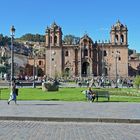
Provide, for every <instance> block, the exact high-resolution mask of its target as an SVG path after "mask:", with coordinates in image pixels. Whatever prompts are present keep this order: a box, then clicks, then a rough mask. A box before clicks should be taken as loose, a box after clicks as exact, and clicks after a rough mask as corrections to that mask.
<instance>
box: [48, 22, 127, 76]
mask: <svg viewBox="0 0 140 140" xmlns="http://www.w3.org/2000/svg"><path fill="white" fill-rule="evenodd" d="M127 34H128V30H127V27H126V25H123V24H122V23H121V22H120V21H117V22H116V24H114V25H113V26H112V27H111V29H110V39H109V41H104V42H100V41H98V42H97V41H94V39H91V38H90V37H89V36H88V35H87V34H85V35H84V36H83V37H81V38H80V41H79V43H78V44H71V45H69V44H66V43H64V42H63V41H62V35H63V33H62V29H61V27H60V26H58V25H57V24H56V23H55V22H54V23H53V24H52V25H51V26H50V27H47V29H46V72H45V73H46V75H47V76H49V77H55V76H62V75H67V76H69V77H93V76H106V77H108V78H117V77H122V78H124V77H128V36H127Z"/></svg>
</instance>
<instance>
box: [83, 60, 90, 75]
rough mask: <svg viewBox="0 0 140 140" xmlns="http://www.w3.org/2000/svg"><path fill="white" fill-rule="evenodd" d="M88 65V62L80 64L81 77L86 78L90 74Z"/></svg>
mask: <svg viewBox="0 0 140 140" xmlns="http://www.w3.org/2000/svg"><path fill="white" fill-rule="evenodd" d="M89 66H90V65H89V63H88V62H84V63H83V64H82V75H83V76H88V75H89V74H90V67H89Z"/></svg>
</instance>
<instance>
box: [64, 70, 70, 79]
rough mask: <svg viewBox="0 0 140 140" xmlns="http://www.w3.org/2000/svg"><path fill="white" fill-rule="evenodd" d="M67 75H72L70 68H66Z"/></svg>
mask: <svg viewBox="0 0 140 140" xmlns="http://www.w3.org/2000/svg"><path fill="white" fill-rule="evenodd" d="M65 75H66V76H67V77H68V76H69V75H70V69H69V68H66V69H65Z"/></svg>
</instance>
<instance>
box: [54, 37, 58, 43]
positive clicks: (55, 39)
mask: <svg viewBox="0 0 140 140" xmlns="http://www.w3.org/2000/svg"><path fill="white" fill-rule="evenodd" d="M54 43H55V44H56V43H57V36H55V37H54Z"/></svg>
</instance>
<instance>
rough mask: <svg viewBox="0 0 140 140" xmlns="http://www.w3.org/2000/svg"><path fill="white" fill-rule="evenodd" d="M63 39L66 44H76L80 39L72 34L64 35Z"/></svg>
mask: <svg viewBox="0 0 140 140" xmlns="http://www.w3.org/2000/svg"><path fill="white" fill-rule="evenodd" d="M63 41H64V42H65V43H66V44H68V45H72V44H78V43H79V41H80V38H79V37H75V36H74V35H65V36H64V40H63Z"/></svg>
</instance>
